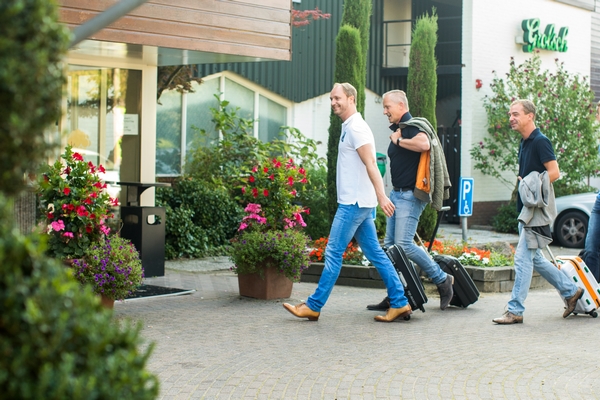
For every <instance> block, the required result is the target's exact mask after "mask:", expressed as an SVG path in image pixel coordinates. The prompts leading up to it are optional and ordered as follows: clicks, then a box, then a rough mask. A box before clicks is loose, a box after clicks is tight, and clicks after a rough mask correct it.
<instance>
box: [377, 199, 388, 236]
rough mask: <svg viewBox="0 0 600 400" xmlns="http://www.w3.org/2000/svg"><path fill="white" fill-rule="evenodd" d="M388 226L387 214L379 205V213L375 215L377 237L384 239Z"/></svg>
mask: <svg viewBox="0 0 600 400" xmlns="http://www.w3.org/2000/svg"><path fill="white" fill-rule="evenodd" d="M386 227H387V215H385V213H384V212H383V210H382V209H381V207H379V206H377V214H376V215H375V229H376V230H377V238H378V239H379V240H383V239H384V238H385V229H386Z"/></svg>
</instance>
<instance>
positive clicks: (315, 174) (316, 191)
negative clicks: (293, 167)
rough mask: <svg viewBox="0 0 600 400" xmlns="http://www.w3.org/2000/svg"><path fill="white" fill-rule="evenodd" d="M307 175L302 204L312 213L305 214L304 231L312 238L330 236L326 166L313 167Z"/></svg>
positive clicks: (301, 194) (301, 195)
mask: <svg viewBox="0 0 600 400" xmlns="http://www.w3.org/2000/svg"><path fill="white" fill-rule="evenodd" d="M306 175H307V176H308V184H307V185H306V190H304V191H303V192H301V193H300V195H299V200H300V202H301V203H302V205H303V206H304V207H306V208H308V209H309V210H310V214H308V215H305V216H304V222H306V228H305V230H304V232H305V233H306V234H307V235H308V236H309V237H310V238H311V239H312V240H316V239H319V238H322V237H328V236H329V229H330V228H331V225H330V224H329V212H328V211H327V170H326V169H325V167H321V168H311V169H309V170H307V172H306Z"/></svg>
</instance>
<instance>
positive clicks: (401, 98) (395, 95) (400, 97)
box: [383, 89, 409, 111]
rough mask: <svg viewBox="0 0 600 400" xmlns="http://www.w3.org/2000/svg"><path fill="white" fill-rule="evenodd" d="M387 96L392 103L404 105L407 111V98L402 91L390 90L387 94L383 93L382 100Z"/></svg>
mask: <svg viewBox="0 0 600 400" xmlns="http://www.w3.org/2000/svg"><path fill="white" fill-rule="evenodd" d="M388 96H389V97H390V98H391V99H392V101H393V102H395V103H402V104H404V106H405V107H406V111H408V110H409V109H408V98H407V97H406V93H405V92H404V90H398V89H394V90H390V91H389V92H385V93H384V94H383V98H384V99H385V98H386V97H388Z"/></svg>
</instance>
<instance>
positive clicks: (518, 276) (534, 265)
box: [508, 222, 577, 315]
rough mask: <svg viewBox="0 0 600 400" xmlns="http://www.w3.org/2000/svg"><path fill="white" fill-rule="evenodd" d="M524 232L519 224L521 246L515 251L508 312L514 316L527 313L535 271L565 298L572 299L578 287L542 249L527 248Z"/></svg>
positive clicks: (521, 224)
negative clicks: (513, 275)
mask: <svg viewBox="0 0 600 400" xmlns="http://www.w3.org/2000/svg"><path fill="white" fill-rule="evenodd" d="M522 230H523V223H521V222H519V235H520V236H519V244H518V245H517V249H516V250H515V286H513V290H512V294H511V298H510V301H509V302H508V311H509V312H510V313H512V314H514V315H523V312H524V311H525V305H524V303H525V299H526V298H527V293H528V292H529V286H530V285H531V277H532V275H533V270H534V269H535V270H536V271H537V272H538V273H539V274H540V275H541V276H542V277H543V278H544V279H546V280H547V281H548V282H550V284H551V285H552V286H554V287H555V288H556V289H557V290H558V291H559V292H560V294H561V296H563V297H564V298H569V297H572V296H573V295H574V294H575V292H576V291H577V285H575V284H574V283H573V282H571V280H570V279H569V278H568V277H567V276H566V275H565V274H563V273H562V272H560V270H559V269H558V268H556V267H555V266H554V265H553V264H552V263H551V262H550V261H548V260H547V259H546V257H544V255H543V254H542V251H541V250H540V249H528V248H527V242H526V240H525V235H523V234H521V233H522Z"/></svg>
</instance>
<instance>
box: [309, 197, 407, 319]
mask: <svg viewBox="0 0 600 400" xmlns="http://www.w3.org/2000/svg"><path fill="white" fill-rule="evenodd" d="M372 215H373V208H360V207H358V204H354V205H343V204H338V209H337V212H336V213H335V218H334V219H333V224H332V225H331V231H330V232H329V241H328V243H327V247H326V248H325V267H324V268H323V273H322V274H321V279H319V285H318V286H317V290H316V291H315V293H313V294H312V295H311V296H310V297H309V298H308V299H307V300H306V305H307V306H308V308H310V309H311V310H313V311H317V312H320V311H321V308H323V306H324V305H325V303H326V302H327V299H328V298H329V295H330V294H331V291H332V290H333V286H334V285H335V282H336V281H337V278H338V276H339V275H340V271H341V269H342V256H343V254H344V251H345V250H346V247H348V244H349V243H350V241H351V240H352V238H353V237H355V238H356V241H357V242H358V245H359V246H360V248H361V250H362V252H363V253H364V255H365V257H367V259H368V260H369V261H371V263H372V264H373V265H374V266H375V268H377V272H379V275H381V279H382V280H383V283H384V284H385V287H386V288H387V292H388V296H389V298H390V304H391V307H392V308H401V307H404V306H406V305H407V304H408V300H407V299H406V296H405V295H404V288H403V287H402V283H400V278H398V273H397V272H396V270H395V269H394V266H393V265H392V263H391V261H390V259H389V258H388V256H387V255H386V254H385V252H384V251H383V250H382V248H381V245H380V244H379V241H378V240H377V231H376V229H375V223H374V222H373V216H372Z"/></svg>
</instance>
